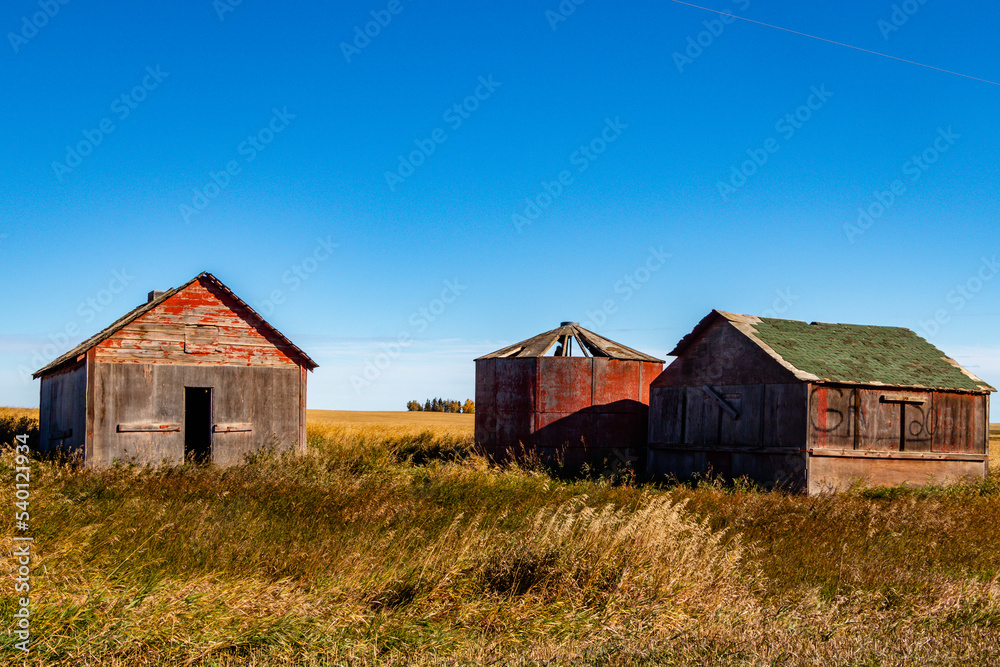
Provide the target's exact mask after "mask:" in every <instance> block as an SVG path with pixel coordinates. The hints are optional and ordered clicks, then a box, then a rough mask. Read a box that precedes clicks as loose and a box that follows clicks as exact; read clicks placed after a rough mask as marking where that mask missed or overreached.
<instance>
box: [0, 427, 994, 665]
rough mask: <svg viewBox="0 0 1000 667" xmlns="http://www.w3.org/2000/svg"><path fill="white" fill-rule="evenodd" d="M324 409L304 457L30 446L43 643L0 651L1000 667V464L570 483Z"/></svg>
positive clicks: (140, 661) (135, 660) (152, 661)
mask: <svg viewBox="0 0 1000 667" xmlns="http://www.w3.org/2000/svg"><path fill="white" fill-rule="evenodd" d="M308 417H309V426H308V440H309V443H308V451H307V454H306V455H305V456H298V457H295V456H279V457H273V456H261V457H257V458H255V459H253V460H250V461H248V462H247V463H246V464H244V465H242V466H237V467H234V468H229V469H226V470H220V469H217V468H213V467H197V466H177V467H161V468H155V469H154V468H136V467H127V466H120V467H116V468H112V469H109V470H87V469H82V468H78V467H74V466H72V465H68V464H60V463H54V462H48V461H33V462H32V463H31V494H32V495H31V522H32V533H33V535H34V537H35V542H34V546H35V549H36V552H35V553H34V555H33V560H32V563H31V567H32V570H31V582H32V587H33V588H32V593H31V596H32V602H31V610H32V617H31V624H32V625H31V627H32V631H33V632H34V635H33V643H32V652H31V653H30V654H29V655H28V656H24V655H23V654H21V652H19V651H17V650H16V649H15V648H14V641H15V639H14V638H13V636H12V635H6V636H4V637H3V639H2V640H0V664H11V665H14V664H17V665H20V664H28V665H32V666H35V665H66V666H69V665H73V666H77V665H94V666H97V665H101V666H111V667H124V666H126V665H128V666H129V667H131V666H139V667H151V666H153V665H212V666H215V665H217V666H223V665H225V666H236V665H251V666H255V665H481V664H492V665H609V666H611V665H615V666H617V665H732V666H735V665H824V666H826V665H834V666H839V665H843V666H845V667H846V666H848V665H850V666H855V665H858V666H861V665H866V666H867V665H886V666H889V665H892V666H895V665H952V664H968V665H990V664H1000V522H998V521H997V520H996V517H997V515H998V513H1000V476H998V475H997V474H996V473H995V472H994V473H992V474H991V476H990V478H989V479H987V480H985V481H982V482H976V483H967V484H959V485H954V486H951V487H944V488H934V489H903V488H892V489H857V490H855V491H852V492H850V493H844V494H839V495H828V496H819V497H806V496H800V495H794V494H787V493H780V492H764V491H759V490H755V489H753V488H751V487H749V486H747V485H740V484H736V485H726V484H722V483H720V482H718V481H712V480H709V481H706V482H705V483H702V484H699V485H691V484H686V485H672V486H671V485H668V486H663V485H653V484H646V485H642V484H634V483H631V482H629V483H621V480H617V481H616V480H611V479H603V478H596V479H564V478H560V477H558V476H554V475H552V474H550V473H549V472H546V471H545V470H542V469H538V468H522V467H502V468H500V467H496V466H493V465H491V464H489V463H488V462H487V461H485V460H484V459H482V458H481V457H479V456H477V455H476V453H475V452H474V449H473V447H472V437H471V436H472V422H473V419H472V416H471V415H447V414H433V413H431V414H427V413H358V412H340V411H309V413H308ZM22 418H23V419H25V420H26V421H23V422H12V421H11V420H18V419H22ZM36 418H37V411H31V410H27V411H25V410H17V409H0V422H3V423H6V424H7V425H8V430H9V428H12V426H11V424H12V423H13V424H14V426H13V427H16V428H21V427H23V426H24V425H25V424H28V422H30V421H31V420H32V419H36ZM991 432H992V433H993V434H994V435H995V436H996V437H997V440H1000V426H997V425H994V426H993V427H992V428H991ZM993 446H994V447H995V446H996V441H994V444H993ZM994 451H996V450H995V449H994ZM0 465H2V466H3V467H4V469H6V470H12V468H13V467H14V459H13V453H12V451H11V450H10V449H9V448H7V449H5V450H4V451H3V453H2V454H0ZM4 479H7V480H10V479H11V477H10V476H9V475H8V476H6V477H4ZM7 497H8V498H9V494H7ZM10 511H11V513H12V512H13V508H12V507H11V510H10ZM9 516H11V515H9ZM5 524H6V525H4V528H3V530H2V531H0V542H2V545H0V550H2V551H3V552H4V554H5V556H4V558H3V559H2V560H0V581H2V582H4V583H3V584H0V586H2V587H3V588H2V589H0V616H2V618H3V619H4V620H5V622H6V623H7V624H8V627H10V625H11V619H12V618H13V613H14V610H15V609H16V607H17V604H16V596H15V595H14V593H13V591H12V586H13V581H14V578H15V577H16V576H17V572H16V566H15V564H14V563H13V562H12V561H11V560H10V559H9V557H8V555H9V554H10V553H11V552H12V550H13V548H14V544H15V543H14V542H13V535H14V531H13V526H12V525H10V523H8V522H5Z"/></svg>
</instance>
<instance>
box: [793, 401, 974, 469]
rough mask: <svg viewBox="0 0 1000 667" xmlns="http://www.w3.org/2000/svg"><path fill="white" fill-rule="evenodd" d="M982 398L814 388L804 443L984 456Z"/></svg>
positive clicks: (821, 446) (820, 446)
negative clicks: (805, 441)
mask: <svg viewBox="0 0 1000 667" xmlns="http://www.w3.org/2000/svg"><path fill="white" fill-rule="evenodd" d="M986 401H987V397H985V396H983V395H977V394H963V393H952V392H940V391H937V392H936V391H919V390H891V389H877V388H864V387H831V386H824V385H819V386H813V387H812V388H811V390H810V408H809V414H810V418H809V446H810V447H811V448H815V449H823V450H863V451H883V452H900V451H903V452H943V453H947V452H955V453H966V454H985V453H986V449H985V447H986V441H987V434H986V428H987V427H986Z"/></svg>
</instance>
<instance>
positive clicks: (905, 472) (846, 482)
mask: <svg viewBox="0 0 1000 667" xmlns="http://www.w3.org/2000/svg"><path fill="white" fill-rule="evenodd" d="M863 454H867V455H863ZM873 456H876V453H875V452H871V453H862V452H859V453H858V455H843V454H838V455H835V456H834V455H827V454H818V455H812V456H810V457H809V484H808V489H807V490H808V492H809V493H825V492H830V491H842V490H844V489H847V488H849V487H850V486H851V485H852V484H854V483H862V484H865V485H868V486H898V485H900V484H907V485H914V486H916V485H924V484H950V483H952V482H957V481H959V480H962V479H975V478H980V477H983V476H984V475H985V474H986V465H987V464H986V459H985V456H976V455H969V454H966V455H961V454H951V455H949V458H947V459H945V458H930V457H928V456H926V455H925V456H921V457H919V458H901V457H902V456H904V455H903V454H896V455H895V456H894V457H893V458H886V457H885V456H886V455H885V454H883V455H882V456H881V457H879V458H872V457H873ZM911 456H916V455H911ZM937 456H939V457H944V456H945V455H943V454H939V455H937Z"/></svg>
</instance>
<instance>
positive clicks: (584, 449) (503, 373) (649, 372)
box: [476, 322, 663, 465]
mask: <svg viewBox="0 0 1000 667" xmlns="http://www.w3.org/2000/svg"><path fill="white" fill-rule="evenodd" d="M574 344H575V346H576V352H577V355H578V356H573V351H574ZM549 351H553V355H552V356H545V355H546V353H548V352H549ZM662 370H663V360H661V359H657V358H655V357H651V356H649V355H648V354H643V353H642V352H638V351H636V350H633V349H632V348H629V347H626V346H624V345H621V344H620V343H616V342H614V341H611V340H608V339H606V338H602V337H601V336H598V335H597V334H595V333H594V332H592V331H588V330H586V329H584V328H583V327H581V326H579V325H578V324H577V323H575V322H563V323H562V325H560V327H559V328H558V329H553V330H552V331H547V332H545V333H543V334H539V335H538V336H535V337H534V338H530V339H528V340H525V341H522V342H520V343H516V344H515V345H510V346H508V347H505V348H503V349H502V350H497V351H496V352H493V353H492V354H487V355H485V356H483V357H480V358H478V359H476V442H477V443H478V444H479V445H480V446H481V447H482V448H484V450H485V451H486V452H487V453H488V454H489V455H491V456H492V457H494V458H497V459H504V458H508V457H509V456H511V455H515V456H516V455H519V454H522V453H525V452H528V451H531V452H535V453H537V454H538V455H539V456H540V457H541V458H542V460H545V461H550V462H551V461H563V462H565V463H566V464H568V465H579V464H581V463H584V462H588V463H591V464H600V463H602V462H603V461H605V460H606V461H607V462H609V463H614V462H618V463H622V462H627V460H629V459H637V458H638V457H639V456H640V455H642V453H643V452H644V450H645V445H646V427H647V419H648V411H649V408H648V405H649V384H650V382H652V381H653V379H654V378H656V377H657V376H658V375H659V374H660V371H662ZM640 463H641V461H640Z"/></svg>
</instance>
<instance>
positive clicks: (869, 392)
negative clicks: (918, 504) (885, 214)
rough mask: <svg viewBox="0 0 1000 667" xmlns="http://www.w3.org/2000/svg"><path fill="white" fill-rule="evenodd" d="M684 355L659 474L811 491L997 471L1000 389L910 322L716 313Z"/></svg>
mask: <svg viewBox="0 0 1000 667" xmlns="http://www.w3.org/2000/svg"><path fill="white" fill-rule="evenodd" d="M670 354H671V355H673V356H676V357H677V358H676V359H675V360H674V361H673V362H672V363H671V364H670V365H669V366H667V368H666V369H665V370H664V371H663V373H662V374H661V375H660V377H658V378H657V379H656V380H655V381H654V382H653V384H652V387H651V389H650V419H649V450H648V453H647V470H649V471H652V472H658V473H666V474H672V475H675V476H678V477H682V478H683V477H687V476H690V475H692V474H693V473H701V474H704V473H708V472H711V473H717V474H721V475H723V476H725V477H729V478H737V477H742V476H747V477H749V478H751V479H753V480H755V481H756V482H758V483H760V484H762V485H764V486H775V485H780V486H783V487H787V488H791V489H799V490H805V491H807V492H809V493H817V492H822V491H828V490H839V489H843V488H845V487H846V486H848V485H850V484H852V483H853V482H855V481H861V482H863V483H866V484H871V485H896V484H903V483H906V484H928V483H937V484H941V483H947V482H951V481H955V480H958V479H960V478H966V477H982V476H984V475H985V474H986V470H987V454H988V449H987V447H988V443H989V424H988V414H989V394H990V392H992V391H995V389H993V387H990V386H989V385H987V384H986V383H985V382H983V381H982V380H980V379H979V378H977V377H976V376H975V375H973V374H972V373H970V372H969V371H967V370H965V369H964V368H962V367H961V366H960V365H959V364H958V363H957V362H955V361H954V360H952V359H949V358H948V357H947V356H945V355H944V353H942V352H941V351H940V350H938V349H937V348H936V347H934V346H933V345H931V344H930V343H928V342H927V341H926V340H924V339H922V338H920V337H919V336H918V335H917V334H915V333H913V332H912V331H910V330H909V329H904V328H900V327H881V326H860V325H851V324H825V323H821V322H813V323H812V324H807V323H805V322H797V321H794V320H782V319H773V318H763V317H754V316H750V315H736V314H733V313H726V312H722V311H718V310H715V311H712V313H710V314H709V315H708V316H707V317H705V318H704V319H703V320H702V321H701V322H700V323H699V324H698V325H697V326H696V327H695V328H694V330H693V331H692V332H691V333H689V334H688V335H687V336H685V337H684V338H683V339H682V340H681V341H680V342H679V343H678V344H677V347H676V348H675V349H674V350H673V351H672V352H671V353H670Z"/></svg>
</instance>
